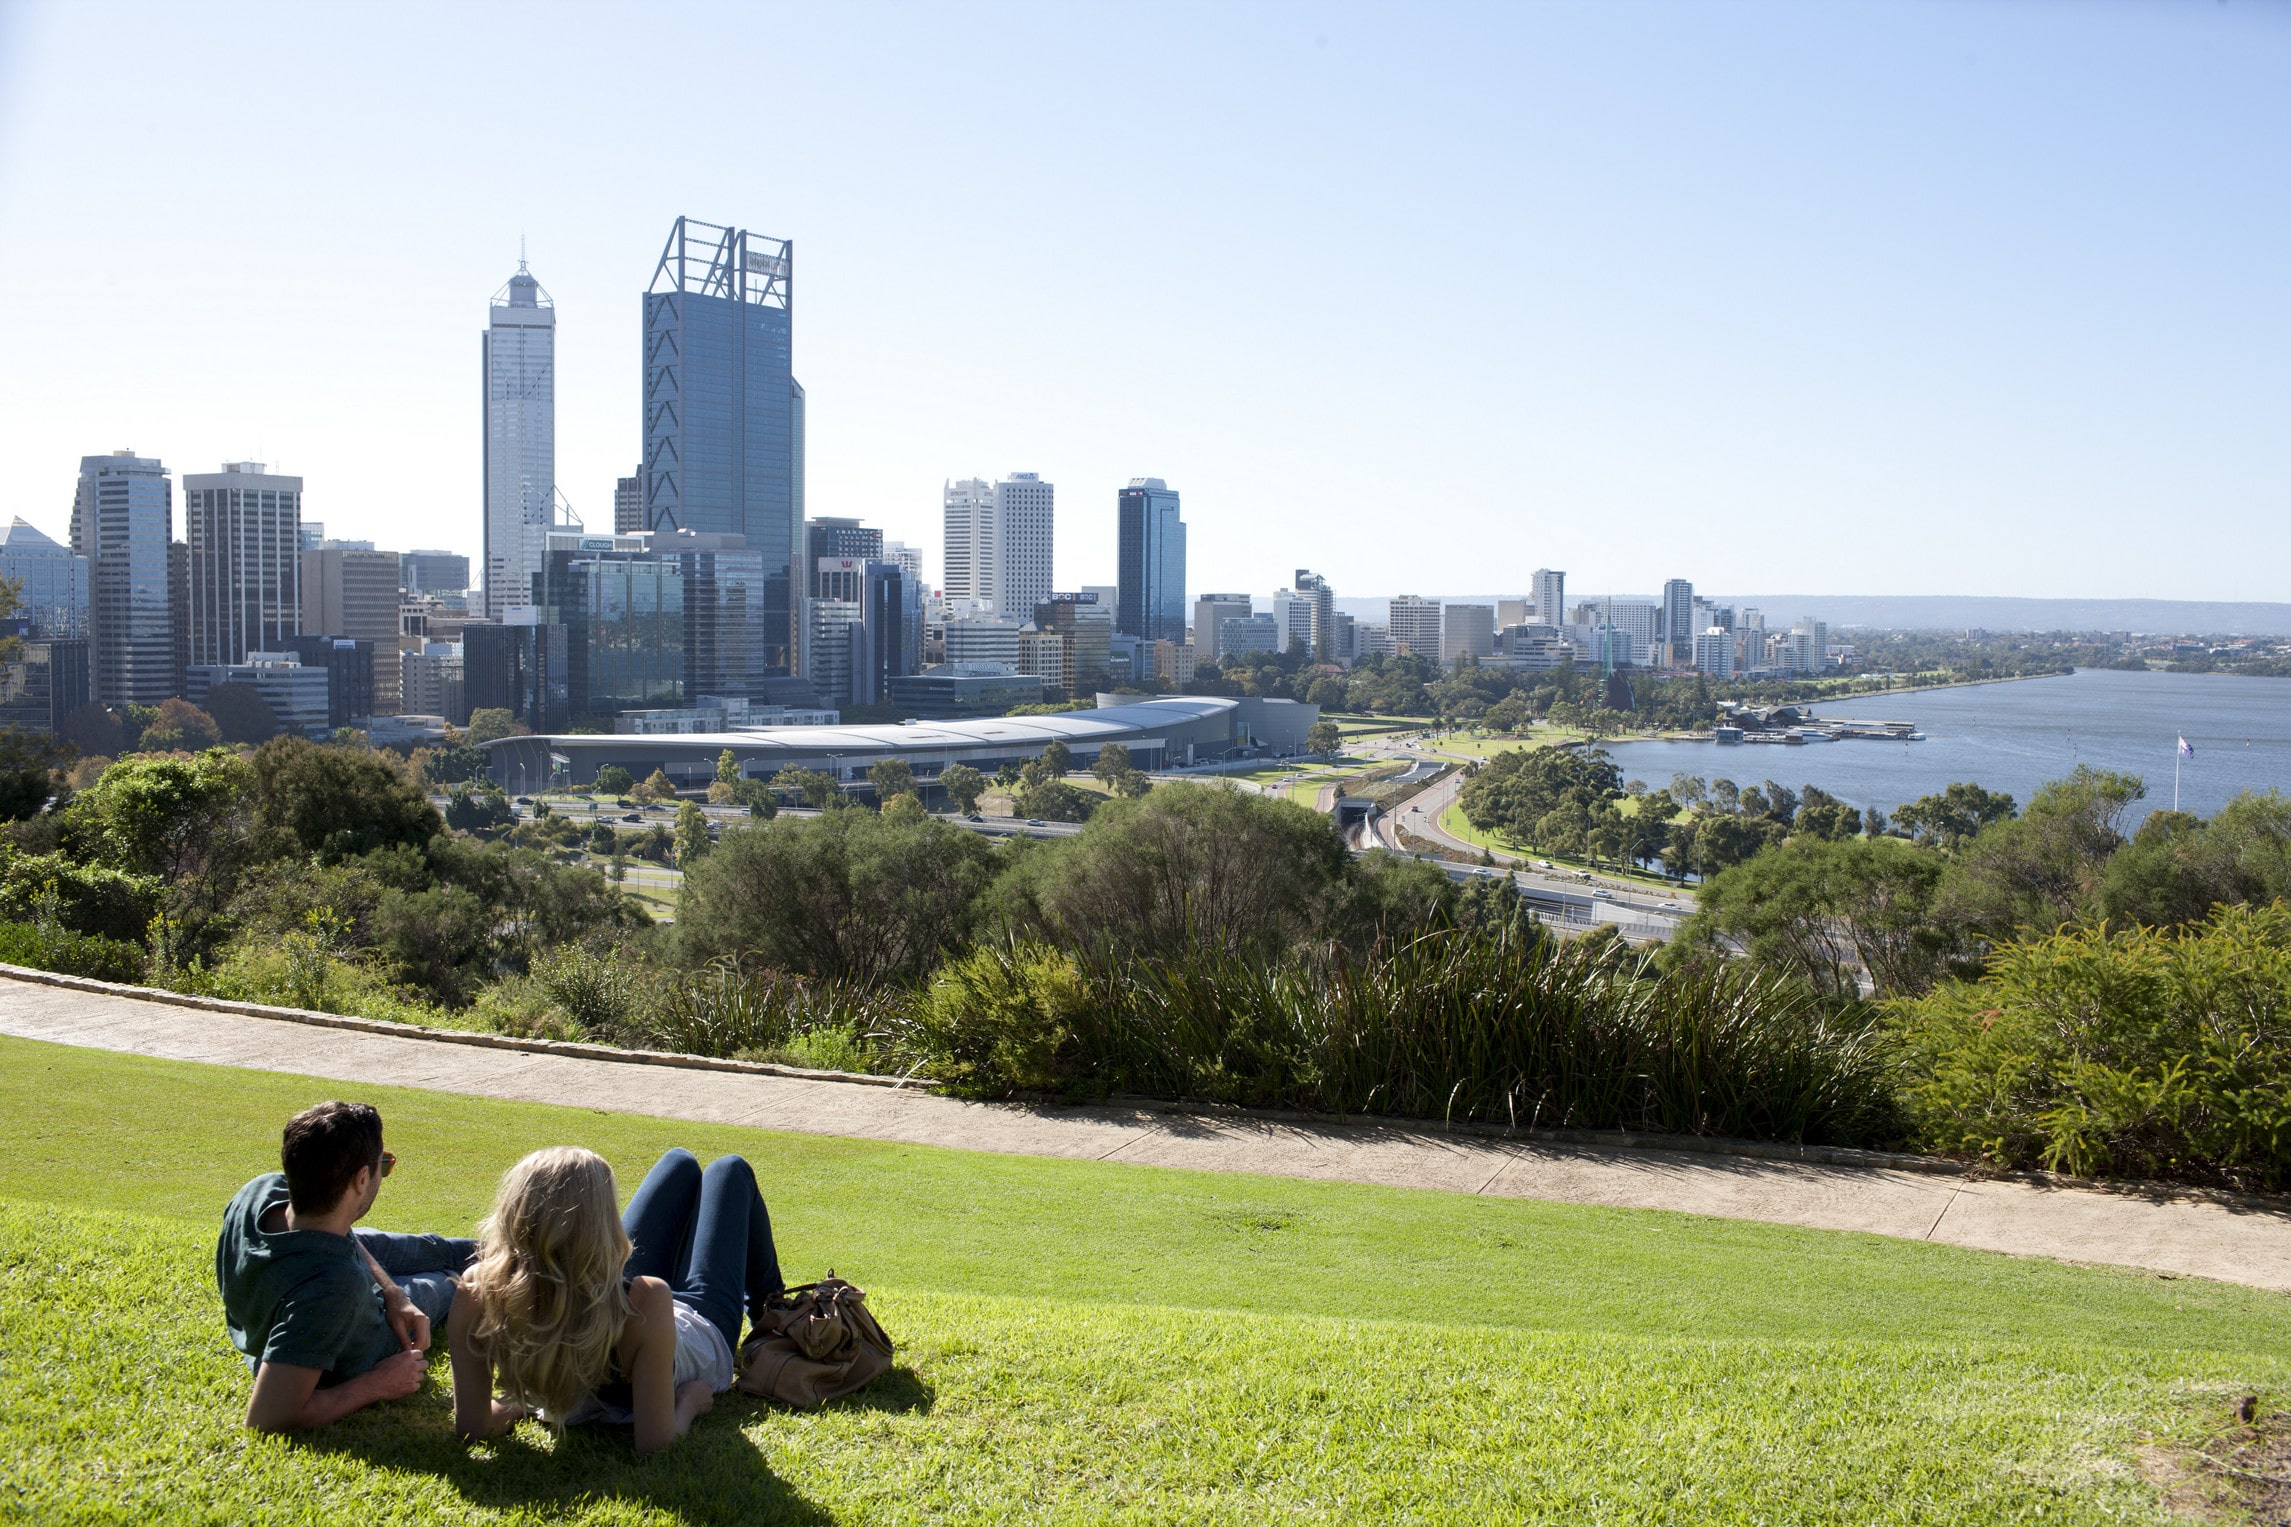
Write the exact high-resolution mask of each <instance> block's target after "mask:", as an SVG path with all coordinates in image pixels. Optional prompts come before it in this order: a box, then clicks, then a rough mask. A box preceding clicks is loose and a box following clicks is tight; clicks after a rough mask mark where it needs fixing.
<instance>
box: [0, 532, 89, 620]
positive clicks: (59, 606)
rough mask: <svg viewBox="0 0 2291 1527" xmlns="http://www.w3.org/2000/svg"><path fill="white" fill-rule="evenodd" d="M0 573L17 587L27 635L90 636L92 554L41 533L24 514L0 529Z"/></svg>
mask: <svg viewBox="0 0 2291 1527" xmlns="http://www.w3.org/2000/svg"><path fill="white" fill-rule="evenodd" d="M0 578H5V579H7V580H8V581H9V582H11V583H13V584H15V585H16V586H17V594H16V597H17V599H18V600H19V604H18V606H17V610H16V614H17V615H18V616H20V617H21V618H22V619H23V620H24V621H26V622H27V627H26V630H25V633H24V634H26V635H28V636H35V637H40V638H43V639H48V640H58V641H70V640H75V639H80V638H84V637H86V635H87V631H88V559H87V558H85V557H83V556H81V555H80V554H79V553H78V552H76V551H73V550H72V549H71V548H70V547H68V546H65V545H62V544H60V543H58V542H56V541H54V540H52V539H50V538H49V537H47V536H45V535H42V534H41V533H40V531H39V530H38V529H37V528H35V527H34V526H33V525H32V524H31V523H30V522H29V521H27V520H26V519H25V518H24V517H23V516H22V515H17V516H16V517H15V519H14V521H13V522H12V523H11V524H10V525H9V526H8V528H7V529H6V530H4V531H0Z"/></svg>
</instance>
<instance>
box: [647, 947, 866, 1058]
mask: <svg viewBox="0 0 2291 1527" xmlns="http://www.w3.org/2000/svg"><path fill="white" fill-rule="evenodd" d="M907 1005H908V1002H907V998H906V996H905V994H903V993H900V992H895V991H880V990H879V991H868V990H864V989H862V988H860V987H857V986H853V985H851V984H849V983H846V982H814V981H805V980H802V979H800V978H798V977H795V976H789V975H783V974H781V973H779V972H776V971H765V972H760V973H759V972H751V971H746V970H743V969H741V968H740V966H739V964H738V963H737V962H736V961H733V960H717V961H714V962H712V963H711V964H710V965H709V966H708V967H707V968H706V969H704V970H701V971H698V972H696V973H694V974H692V975H688V976H685V977H682V978H680V979H679V980H677V981H676V982H675V983H674V984H673V985H672V986H671V987H670V988H669V990H668V991H667V992H666V993H664V994H663V995H662V996H661V997H660V998H659V999H658V1000H656V1001H652V1002H647V1003H645V1004H643V1006H642V1007H641V1009H639V1010H637V1011H635V1012H633V1013H632V1014H631V1015H630V1016H629V1017H628V1018H627V1019H626V1020H625V1021H624V1022H623V1023H622V1024H621V1025H620V1027H619V1029H618V1031H617V1032H616V1034H615V1035H614V1038H615V1039H616V1041H617V1042H619V1043H623V1044H629V1045H635V1046H638V1047H640V1048H645V1049H654V1050H674V1051H678V1052H680V1053H683V1054H687V1055H716V1056H729V1057H732V1058H734V1059H738V1060H772V1061H785V1062H788V1063H791V1064H795V1065H806V1066H821V1067H823V1068H825V1069H832V1070H859V1069H865V1067H864V1066H862V1065H860V1064H854V1063H853V1062H860V1061H866V1060H868V1059H870V1058H871V1057H872V1056H873V1055H874V1054H875V1046H876V1045H877V1044H878V1043H879V1042H880V1041H882V1040H883V1039H885V1038H887V1037H888V1036H889V1034H890V1032H891V1030H892V1029H893V1028H894V1027H903V1026H904V1021H905V1009H906V1007H907ZM820 1055H831V1056H833V1057H834V1058H835V1063H834V1064H832V1065H830V1064H828V1063H826V1062H823V1061H821V1060H820V1059H818V1058H817V1057H818V1056H820ZM807 1057H810V1058H807Z"/></svg>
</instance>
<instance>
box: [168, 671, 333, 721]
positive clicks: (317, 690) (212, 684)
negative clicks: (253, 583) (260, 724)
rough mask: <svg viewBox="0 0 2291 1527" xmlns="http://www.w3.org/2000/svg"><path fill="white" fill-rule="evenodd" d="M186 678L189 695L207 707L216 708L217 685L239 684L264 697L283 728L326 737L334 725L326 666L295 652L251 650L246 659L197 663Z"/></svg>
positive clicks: (185, 687)
mask: <svg viewBox="0 0 2291 1527" xmlns="http://www.w3.org/2000/svg"><path fill="white" fill-rule="evenodd" d="M183 680H184V682H183V698H184V699H186V700H189V701H190V702H191V703H192V704H193V705H196V706H198V707H199V708H200V709H201V710H212V709H213V708H214V704H215V691H216V690H218V689H221V688H222V687H223V686H224V685H226V684H235V685H237V686H239V687H240V688H242V689H250V690H252V691H254V693H255V694H256V695H258V696H260V697H261V699H262V702H263V704H264V705H265V706H267V707H269V710H270V715H271V720H272V721H274V722H276V723H277V725H278V729H279V730H280V731H282V732H291V733H293V734H294V735H296V736H298V737H311V738H321V737H325V736H327V735H329V734H330V733H331V732H332V730H333V728H332V727H331V726H330V725H328V723H327V714H328V696H327V685H326V670H325V669H323V668H305V667H303V666H302V659H300V658H299V657H297V656H295V655H294V654H293V653H291V652H250V653H248V654H247V656H246V661H244V662H241V663H193V664H192V665H191V666H190V667H189V668H188V669H187V670H185V672H184V676H183Z"/></svg>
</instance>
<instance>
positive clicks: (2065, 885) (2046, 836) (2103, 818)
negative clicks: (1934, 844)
mask: <svg viewBox="0 0 2291 1527" xmlns="http://www.w3.org/2000/svg"><path fill="white" fill-rule="evenodd" d="M2146 793H2147V791H2146V787H2144V786H2143V785H2142V784H2141V782H2140V779H2139V777H2138V776H2137V775H2131V774H2118V773H2115V772H2113V771H2110V770H2104V769H2091V768H2087V767H2085V766H2083V765H2081V764H2080V765H2078V766H2077V768H2076V770H2075V772H2074V773H2072V774H2071V775H2069V777H2068V778H2067V779H2062V780H2053V781H2052V782H2050V783H2049V784H2046V785H2043V786H2041V787H2039V789H2038V790H2037V793H2036V795H2035V797H2034V798H2033V799H2031V800H2030V801H2029V804H2028V810H2027V811H2026V812H2025V813H2023V814H2022V815H2021V816H2019V817H2017V818H2014V819H2012V820H2010V821H2001V822H1996V823H1993V824H1992V825H1990V826H1989V827H1988V828H1986V829H1985V830H1984V831H1983V832H1982V833H1981V834H1980V836H1979V837H1977V838H1974V839H1973V840H1972V841H1971V842H1969V843H1966V844H1964V845H1963V846H1962V847H1960V848H1959V849H1958V851H1957V853H1956V855H1955V857H1954V859H1953V861H1952V863H1951V864H1950V867H1949V874H1948V877H1947V878H1946V879H1945V880H1944V881H1943V882H1942V887H1941V892H1940V894H1939V896H1938V897H1936V898H1935V903H1934V914H1935V916H1936V917H1937V918H1938V919H1940V920H1941V921H1943V922H1944V923H1947V924H1948V925H1950V926H1952V927H1955V928H1960V929H1964V930H1967V931H1969V932H1972V933H1974V934H1977V935H1978V936H1980V937H1982V938H1985V939H1987V940H1988V941H1990V942H1991V943H1992V944H1995V943H2001V942H2005V941H2008V940H2010V939H2012V938H2013V937H2014V936H2015V935H2016V934H2017V933H2018V932H2019V931H2020V930H2023V929H2030V930H2034V931H2036V932H2038V933H2040V934H2041V933H2049V932H2051V931H2053V930H2054V929H2056V928H2058V927H2060V926H2061V925H2062V924H2064V923H2071V922H2075V921H2077V920H2079V919H2081V918H2083V917H2086V916H2088V915H2091V914H2092V913H2094V912H2096V911H2097V909H2098V907H2099V903H2100V896H2099V892H2100V888H2101V882H2102V877H2103V875H2104V873H2105V871H2106V868H2107V864H2108V860H2109V858H2110V857H2111V856H2112V855H2114V854H2115V852H2116V850H2117V849H2118V848H2120V847H2122V846H2123V843H2124V833H2123V826H2124V815H2125V813H2126V812H2127V811H2129V810H2130V809H2131V807H2132V803H2133V802H2134V801H2137V800H2139V799H2140V798H2141V797H2142V796H2143V795H2145V794H2146ZM1907 809H1908V808H1907V807H1904V808H1903V810H1907Z"/></svg>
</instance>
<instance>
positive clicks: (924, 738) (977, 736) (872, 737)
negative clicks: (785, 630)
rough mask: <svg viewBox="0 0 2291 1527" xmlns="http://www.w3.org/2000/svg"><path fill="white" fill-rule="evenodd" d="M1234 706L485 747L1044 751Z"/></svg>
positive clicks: (1184, 702) (1168, 699)
mask: <svg viewBox="0 0 2291 1527" xmlns="http://www.w3.org/2000/svg"><path fill="white" fill-rule="evenodd" d="M1239 705H1240V702H1239V701H1237V700H1233V699H1228V698H1226V697H1223V696H1218V695H1171V696H1165V697H1162V698H1159V699H1153V700H1141V701H1139V702H1138V703H1137V704H1135V705H1109V706H1104V707H1101V708H1100V709H1097V710H1078V711H1067V712H1065V713H1063V714H1060V715H1055V716H996V717H991V718H989V719H987V720H983V721H916V722H912V723H910V724H907V725H903V726H765V727H757V728H755V729H753V730H751V731H740V732H665V733H654V734H649V735H644V736H638V735H634V734H630V733H625V732H585V733H567V734H552V735H549V736H546V737H538V738H536V737H503V738H499V739H497V740H495V741H493V742H489V743H486V744H485V746H486V747H501V746H504V745H507V744H511V743H519V742H525V743H530V742H537V741H538V742H547V743H549V744H551V745H552V746H560V747H561V746H563V745H565V744H571V745H573V746H576V747H580V746H588V747H596V746H600V745H610V746H618V747H626V746H632V745H637V746H641V745H668V746H673V747H693V748H737V749H742V750H745V751H749V752H754V751H756V750H758V749H769V748H775V747H777V748H785V749H787V750H788V751H790V752H803V753H819V752H837V753H895V752H905V751H909V750H921V749H933V748H964V747H979V746H982V745H992V744H1000V745H1002V746H1004V747H1043V746H1046V745H1048V744H1049V743H1051V742H1052V741H1062V742H1067V743H1075V742H1083V743H1090V742H1106V741H1116V742H1118V741H1120V740H1121V739H1122V738H1124V737H1134V736H1137V735H1140V734H1141V733H1150V732H1157V731H1162V730H1166V729H1167V728H1170V727H1173V726H1184V725H1187V724H1189V723H1194V722H1201V721H1208V720H1211V719H1213V718H1217V717H1221V716H1223V715H1224V714H1225V713H1226V712H1228V711H1232V710H1234V709H1237V708H1238V707H1239Z"/></svg>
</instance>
